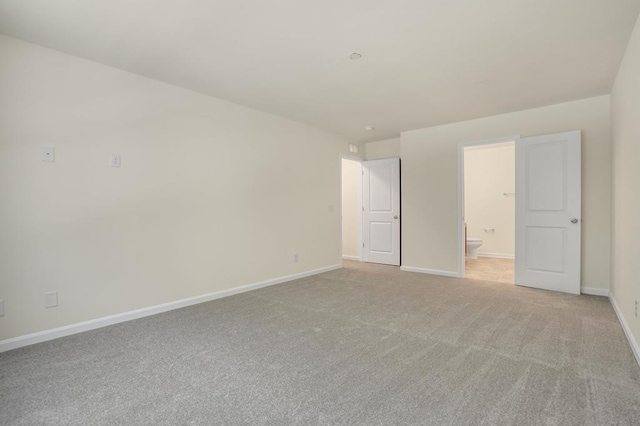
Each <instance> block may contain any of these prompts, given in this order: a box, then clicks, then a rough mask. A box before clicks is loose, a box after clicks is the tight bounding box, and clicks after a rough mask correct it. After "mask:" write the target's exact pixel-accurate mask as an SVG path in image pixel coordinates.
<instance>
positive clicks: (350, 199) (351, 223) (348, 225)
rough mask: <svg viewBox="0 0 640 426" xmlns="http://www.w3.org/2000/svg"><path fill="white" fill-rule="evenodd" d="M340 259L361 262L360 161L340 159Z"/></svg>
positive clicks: (354, 158) (353, 158) (349, 158)
mask: <svg viewBox="0 0 640 426" xmlns="http://www.w3.org/2000/svg"><path fill="white" fill-rule="evenodd" d="M340 164H341V174H342V180H341V197H342V198H341V224H342V225H341V226H342V258H343V259H346V260H358V261H359V260H362V160H361V159H359V158H357V157H346V156H342V157H341V158H340Z"/></svg>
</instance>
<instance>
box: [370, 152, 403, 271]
mask: <svg viewBox="0 0 640 426" xmlns="http://www.w3.org/2000/svg"><path fill="white" fill-rule="evenodd" d="M362 173H363V176H362V204H363V206H362V260H364V261H365V262H373V263H383V264H386V265H400V159H399V158H385V159H383V160H372V161H363V162H362Z"/></svg>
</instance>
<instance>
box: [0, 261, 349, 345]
mask: <svg viewBox="0 0 640 426" xmlns="http://www.w3.org/2000/svg"><path fill="white" fill-rule="evenodd" d="M340 268H342V265H332V266H327V267H324V268H319V269H314V270H312V271H306V272H301V273H298V274H293V275H287V276H284V277H279V278H273V279H270V280H266V281H261V282H257V283H253V284H247V285H243V286H240V287H235V288H231V289H228V290H222V291H216V292H213V293H207V294H203V295H201V296H195V297H190V298H187V299H181V300H176V301H174V302H168V303H163V304H160V305H155V306H149V307H146V308H141V309H136V310H134V311H129V312H123V313H120V314H116V315H110V316H107V317H102V318H96V319H93V320H89V321H83V322H79V323H76V324H70V325H66V326H63V327H58V328H54V329H51V330H45V331H39V332H37V333H32V334H27V335H24V336H18V337H13V338H11V339H6V340H2V341H0V352H5V351H9V350H11V349H17V348H21V347H23V346H28V345H33V344H36V343H40V342H46V341H47V340H53V339H57V338H59V337H64V336H69V335H72V334H77V333H82V332H84V331H89V330H95V329H96V328H102V327H106V326H109V325H113V324H118V323H121V322H126V321H131V320H134V319H138V318H143V317H148V316H151V315H156V314H160V313H162V312H167V311H172V310H174V309H179V308H184V307H186V306H191V305H197V304H199V303H204V302H209V301H211V300H215V299H221V298H223V297H228V296H233V295H235V294H240V293H245V292H247V291H251V290H257V289H259V288H263V287H268V286H271V285H275V284H281V283H284V282H287V281H293V280H297V279H300V278H305V277H309V276H312V275H317V274H322V273H324V272H329V271H333V270H336V269H340Z"/></svg>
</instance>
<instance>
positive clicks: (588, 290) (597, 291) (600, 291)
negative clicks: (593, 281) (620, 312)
mask: <svg viewBox="0 0 640 426" xmlns="http://www.w3.org/2000/svg"><path fill="white" fill-rule="evenodd" d="M580 294H589V295H591V296H604V297H609V290H606V289H604V288H597V287H580Z"/></svg>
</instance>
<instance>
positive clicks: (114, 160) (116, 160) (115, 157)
mask: <svg viewBox="0 0 640 426" xmlns="http://www.w3.org/2000/svg"><path fill="white" fill-rule="evenodd" d="M109 164H110V165H111V167H120V154H111V160H110V161H109Z"/></svg>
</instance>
